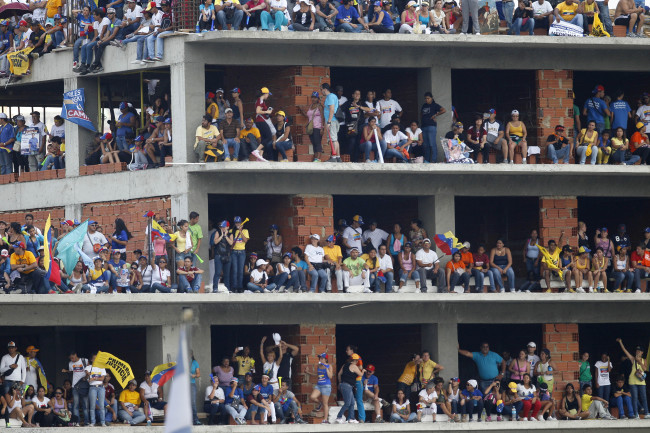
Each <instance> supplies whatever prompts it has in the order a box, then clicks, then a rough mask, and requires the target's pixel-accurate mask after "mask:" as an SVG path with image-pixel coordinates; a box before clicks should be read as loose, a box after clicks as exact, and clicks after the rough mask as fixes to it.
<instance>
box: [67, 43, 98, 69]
mask: <svg viewBox="0 0 650 433" xmlns="http://www.w3.org/2000/svg"><path fill="white" fill-rule="evenodd" d="M95 45H97V41H93V42H88V43H87V44H86V45H84V46H82V47H81V63H84V64H85V65H86V66H90V64H91V63H92V62H93V48H95ZM73 50H74V48H73ZM73 55H74V54H73Z"/></svg>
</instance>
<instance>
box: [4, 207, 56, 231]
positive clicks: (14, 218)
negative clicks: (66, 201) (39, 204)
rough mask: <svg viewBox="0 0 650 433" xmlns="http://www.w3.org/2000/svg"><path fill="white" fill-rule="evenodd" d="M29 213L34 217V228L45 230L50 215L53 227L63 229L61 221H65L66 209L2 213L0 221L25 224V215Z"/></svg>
mask: <svg viewBox="0 0 650 433" xmlns="http://www.w3.org/2000/svg"><path fill="white" fill-rule="evenodd" d="M28 213H30V214H32V215H34V226H36V227H38V228H39V229H41V231H42V230H43V228H45V221H47V216H48V214H49V215H50V218H51V221H52V227H53V228H55V229H60V228H61V221H63V220H65V209H64V208H62V207H54V208H46V209H30V210H25V211H18V212H3V213H0V220H2V221H4V222H6V223H7V224H9V223H12V222H17V223H19V224H20V225H23V224H25V215H27V214H28Z"/></svg>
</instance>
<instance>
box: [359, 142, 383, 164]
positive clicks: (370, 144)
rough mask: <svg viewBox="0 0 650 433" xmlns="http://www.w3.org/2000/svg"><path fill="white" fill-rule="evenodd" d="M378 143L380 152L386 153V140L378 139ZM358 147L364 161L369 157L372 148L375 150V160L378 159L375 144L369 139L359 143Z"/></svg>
mask: <svg viewBox="0 0 650 433" xmlns="http://www.w3.org/2000/svg"><path fill="white" fill-rule="evenodd" d="M379 145H380V146H381V153H382V155H383V154H385V153H386V142H385V141H384V140H379ZM359 148H360V149H361V151H362V152H363V154H364V156H365V158H364V161H367V160H369V159H370V151H371V150H374V151H375V161H378V158H379V156H378V151H377V144H376V143H373V142H371V141H366V142H364V143H361V144H360V145H359Z"/></svg>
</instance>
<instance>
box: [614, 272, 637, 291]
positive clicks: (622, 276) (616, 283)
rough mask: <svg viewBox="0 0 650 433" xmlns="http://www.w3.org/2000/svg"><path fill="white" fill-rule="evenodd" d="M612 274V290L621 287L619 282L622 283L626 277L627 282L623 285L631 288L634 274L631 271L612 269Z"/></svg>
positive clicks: (628, 288) (627, 288)
mask: <svg viewBox="0 0 650 433" xmlns="http://www.w3.org/2000/svg"><path fill="white" fill-rule="evenodd" d="M612 276H613V277H614V290H618V289H619V288H621V284H622V283H623V280H624V279H626V278H627V284H626V286H625V289H626V290H632V285H633V284H634V274H633V273H632V271H627V272H623V271H614V272H612Z"/></svg>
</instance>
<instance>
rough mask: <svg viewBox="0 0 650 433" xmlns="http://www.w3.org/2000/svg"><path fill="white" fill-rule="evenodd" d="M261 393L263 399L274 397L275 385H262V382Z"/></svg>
mask: <svg viewBox="0 0 650 433" xmlns="http://www.w3.org/2000/svg"><path fill="white" fill-rule="evenodd" d="M259 387H260V395H261V396H262V398H263V399H266V400H268V399H270V398H271V397H273V385H271V384H266V386H262V384H261V383H260V385H259Z"/></svg>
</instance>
